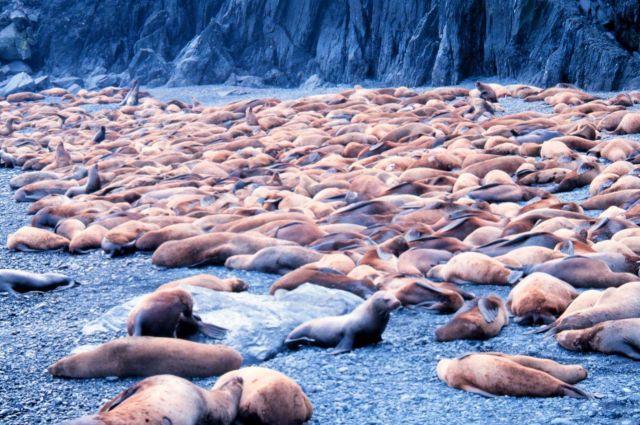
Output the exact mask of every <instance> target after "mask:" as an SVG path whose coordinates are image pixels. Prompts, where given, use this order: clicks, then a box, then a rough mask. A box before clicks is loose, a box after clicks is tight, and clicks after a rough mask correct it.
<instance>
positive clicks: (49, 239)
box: [7, 226, 69, 251]
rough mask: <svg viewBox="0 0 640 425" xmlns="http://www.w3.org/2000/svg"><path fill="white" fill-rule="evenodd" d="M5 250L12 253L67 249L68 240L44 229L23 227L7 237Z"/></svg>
mask: <svg viewBox="0 0 640 425" xmlns="http://www.w3.org/2000/svg"><path fill="white" fill-rule="evenodd" d="M7 248H9V249H11V250H14V251H49V250H54V251H55V250H59V249H61V250H65V249H67V248H69V239H67V238H65V237H63V236H60V235H56V234H55V233H53V232H50V231H48V230H45V229H39V228H37V227H31V226H23V227H21V228H19V229H18V230H17V231H16V232H15V233H10V234H9V236H8V237H7Z"/></svg>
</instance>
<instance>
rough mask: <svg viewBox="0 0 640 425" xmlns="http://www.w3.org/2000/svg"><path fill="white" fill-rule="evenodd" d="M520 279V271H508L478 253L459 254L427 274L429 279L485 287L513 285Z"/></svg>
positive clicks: (493, 260) (496, 261) (498, 263)
mask: <svg viewBox="0 0 640 425" xmlns="http://www.w3.org/2000/svg"><path fill="white" fill-rule="evenodd" d="M521 277H522V272H521V271H516V270H509V269H508V268H506V267H505V266H504V265H503V264H502V263H501V262H500V261H498V260H496V259H494V258H491V257H489V256H487V255H484V254H480V253H478V252H463V253H460V254H458V255H456V256H455V257H453V258H452V259H451V260H449V261H448V262H447V264H441V265H438V266H435V267H433V268H432V269H431V270H429V272H428V273H427V278H430V279H438V280H444V281H448V282H453V283H477V284H487V285H513V284H515V283H516V282H517V281H518V280H519V279H520V278H521Z"/></svg>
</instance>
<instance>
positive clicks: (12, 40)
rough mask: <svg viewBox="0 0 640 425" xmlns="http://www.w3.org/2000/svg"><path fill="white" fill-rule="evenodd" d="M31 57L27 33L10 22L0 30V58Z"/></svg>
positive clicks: (18, 58) (7, 59)
mask: <svg viewBox="0 0 640 425" xmlns="http://www.w3.org/2000/svg"><path fill="white" fill-rule="evenodd" d="M29 58H31V46H30V45H29V39H28V37H27V35H26V34H25V33H24V32H22V31H20V30H18V27H17V25H16V24H15V23H13V22H12V23H11V24H9V25H7V26H6V27H4V28H3V29H2V30H1V31H0V59H2V60H4V61H15V60H26V59H29Z"/></svg>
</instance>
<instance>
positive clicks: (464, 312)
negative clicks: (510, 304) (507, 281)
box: [436, 294, 509, 341]
mask: <svg viewBox="0 0 640 425" xmlns="http://www.w3.org/2000/svg"><path fill="white" fill-rule="evenodd" d="M508 324H509V316H508V315H507V309H506V308H505V306H504V303H503V302H502V299H501V298H500V297H499V296H497V295H493V294H491V295H488V296H486V297H480V298H475V299H473V300H471V301H469V302H468V303H467V304H466V305H465V306H464V307H462V308H461V309H460V310H458V312H456V314H454V315H453V317H452V318H451V320H450V321H449V322H447V323H446V324H445V325H443V326H440V327H439V328H437V329H436V340H437V341H453V340H456V339H481V340H482V339H489V338H493V337H494V336H496V335H498V334H499V333H500V331H501V330H502V328H503V327H505V326H506V325H508Z"/></svg>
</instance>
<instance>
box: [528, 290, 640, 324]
mask: <svg viewBox="0 0 640 425" xmlns="http://www.w3.org/2000/svg"><path fill="white" fill-rule="evenodd" d="M587 292H589V291H587ZM597 295H598V294H597V293H595V292H589V293H588V294H587V293H583V294H581V296H579V297H578V298H576V300H575V301H574V302H573V303H571V304H570V305H569V307H568V308H567V311H566V312H565V313H564V314H563V315H562V316H560V317H558V319H556V320H555V321H554V322H553V323H551V324H549V325H547V326H543V327H541V328H540V329H539V330H537V331H536V332H545V331H550V332H553V333H558V332H561V331H566V330H574V329H585V328H589V327H591V326H595V325H597V324H598V323H601V322H606V321H607V320H620V319H630V318H637V317H640V282H629V283H625V284H624V285H622V286H620V287H618V288H609V289H607V290H605V291H602V292H600V294H599V297H598V296H597ZM574 304H576V306H574Z"/></svg>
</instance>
